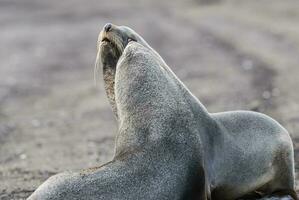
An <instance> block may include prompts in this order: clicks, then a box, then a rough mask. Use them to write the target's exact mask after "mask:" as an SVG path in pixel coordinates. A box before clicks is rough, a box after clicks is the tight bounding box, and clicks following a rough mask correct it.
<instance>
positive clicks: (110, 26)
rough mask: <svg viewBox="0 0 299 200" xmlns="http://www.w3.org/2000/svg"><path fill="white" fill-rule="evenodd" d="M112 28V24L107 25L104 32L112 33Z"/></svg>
mask: <svg viewBox="0 0 299 200" xmlns="http://www.w3.org/2000/svg"><path fill="white" fill-rule="evenodd" d="M111 28H112V24H111V23H107V24H106V25H105V26H104V30H105V31H106V32H108V31H110V30H111Z"/></svg>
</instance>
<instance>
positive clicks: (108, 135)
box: [0, 0, 299, 199]
mask: <svg viewBox="0 0 299 200" xmlns="http://www.w3.org/2000/svg"><path fill="white" fill-rule="evenodd" d="M298 10H299V2H298V1H297V0H285V1H280V0H271V1H270V0H251V1H245V0H226V1H225V0H223V1H221V0H217V1H214V3H211V1H206V0H205V1H204V0H202V1H200V0H187V1H178V0H173V1H171V2H169V3H168V2H166V1H158V0H153V1H150V0H141V1H138V0H119V1H104V0H86V1H81V0H65V1H59V0H52V1H40V0H24V1H19V0H0V25H1V31H0V44H1V46H0V199H24V198H26V197H27V196H29V195H30V193H32V191H34V189H35V188H36V187H37V186H38V185H40V184H41V183H42V182H43V181H45V180H46V179H47V178H48V177H49V176H51V175H53V174H55V173H58V172H61V171H65V170H78V169H82V168H88V167H94V166H98V165H100V164H102V163H104V162H106V161H108V160H109V159H110V158H111V157H112V155H113V150H114V136H115V134H116V132H117V124H116V121H115V120H114V118H113V115H112V111H111V109H110V106H109V104H108V101H107V99H106V95H105V92H104V87H103V82H102V79H101V77H99V81H98V84H97V85H96V86H95V85H94V82H93V65H94V60H95V54H96V40H97V35H98V33H99V31H100V29H101V28H102V27H103V25H104V24H105V23H106V22H112V23H114V24H118V25H128V26H130V27H132V28H133V29H134V30H136V31H137V32H138V33H140V34H141V35H142V36H143V37H144V38H145V39H146V41H148V43H149V44H150V45H151V46H152V47H153V48H154V49H156V50H157V51H158V52H159V53H160V54H161V56H162V57H163V58H164V59H165V60H166V62H167V63H168V64H169V66H170V67H171V68H172V69H173V71H174V72H175V73H176V74H177V75H178V77H179V78H180V79H181V80H182V81H183V82H184V83H186V85H187V86H188V87H189V89H190V90H191V91H192V92H193V93H194V94H195V95H196V96H197V97H198V98H199V99H200V101H201V102H202V103H203V104H204V105H206V106H207V108H208V110H209V111H210V112H220V111H227V110H239V109H242V110H255V111H259V112H263V113H266V114H268V115H270V116H272V117H273V118H275V119H277V120H278V121H279V122H280V123H281V124H283V125H284V126H285V127H286V128H287V129H288V130H289V132H290V134H291V135H292V138H293V141H294V146H295V159H296V162H297V166H298V167H299V163H298V162H299V89H298V85H299V78H298V76H299V67H298V66H299V56H298V55H299V12H298Z"/></svg>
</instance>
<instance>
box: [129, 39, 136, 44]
mask: <svg viewBox="0 0 299 200" xmlns="http://www.w3.org/2000/svg"><path fill="white" fill-rule="evenodd" d="M131 41H134V42H136V40H135V39H133V38H128V43H129V42H131Z"/></svg>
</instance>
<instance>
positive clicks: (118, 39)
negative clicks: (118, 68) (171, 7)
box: [98, 23, 150, 67]
mask: <svg viewBox="0 0 299 200" xmlns="http://www.w3.org/2000/svg"><path fill="white" fill-rule="evenodd" d="M130 41H135V42H138V43H140V44H142V45H143V46H145V47H148V48H150V47H149V45H148V44H147V43H146V42H145V40H144V39H143V38H142V37H141V36H140V35H138V34H137V33H136V32H135V31H134V30H132V29H131V28H129V27H127V26H116V25H113V24H111V23H108V24H106V25H105V26H104V28H103V29H102V31H101V32H100V34H99V38H98V51H99V53H100V56H101V62H102V64H103V65H104V66H105V65H107V64H109V65H112V66H111V67H115V64H116V63H117V61H118V59H119V57H120V56H121V55H122V53H123V51H124V49H125V47H126V46H127V44H128V43H129V42H130Z"/></svg>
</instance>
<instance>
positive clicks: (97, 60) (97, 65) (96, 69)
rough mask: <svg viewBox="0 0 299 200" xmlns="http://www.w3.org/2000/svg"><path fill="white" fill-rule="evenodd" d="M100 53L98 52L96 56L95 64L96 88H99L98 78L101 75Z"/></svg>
mask: <svg viewBox="0 0 299 200" xmlns="http://www.w3.org/2000/svg"><path fill="white" fill-rule="evenodd" d="M99 55H100V51H98V53H97V56H96V60H95V63H94V69H93V80H94V84H95V86H97V76H98V73H99V63H100V58H99V57H100V56H99Z"/></svg>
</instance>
